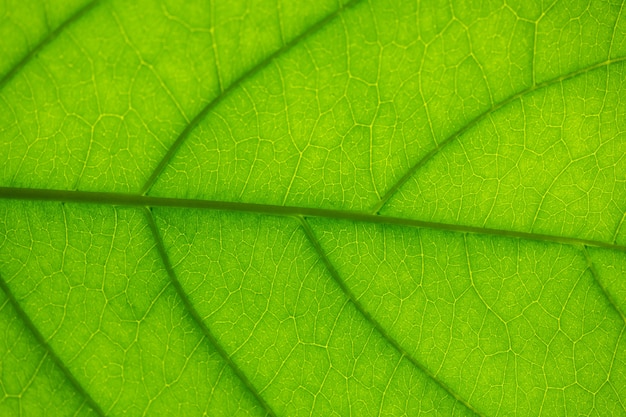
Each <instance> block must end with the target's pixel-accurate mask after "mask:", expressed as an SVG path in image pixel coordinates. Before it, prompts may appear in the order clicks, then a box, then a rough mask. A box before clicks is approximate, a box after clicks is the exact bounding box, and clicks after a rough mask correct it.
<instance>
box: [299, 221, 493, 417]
mask: <svg viewBox="0 0 626 417" xmlns="http://www.w3.org/2000/svg"><path fill="white" fill-rule="evenodd" d="M298 219H299V220H300V224H301V225H302V229H303V230H304V233H305V235H306V236H307V238H308V240H309V242H310V243H311V245H312V246H313V247H314V248H315V251H316V252H317V255H318V256H319V257H320V259H321V260H322V262H323V263H324V265H325V266H326V269H327V270H328V272H329V274H330V275H331V277H332V279H333V281H335V283H337V285H338V286H339V287H340V288H341V290H342V291H343V292H344V293H345V294H346V296H347V297H348V299H349V300H350V302H351V303H352V304H353V305H354V306H355V307H356V309H357V310H358V312H359V313H360V314H361V315H362V316H363V317H364V318H365V320H366V321H367V322H368V323H370V324H371V325H372V326H373V327H374V329H376V331H377V332H378V333H379V334H380V335H381V336H382V337H383V339H385V341H386V342H387V343H389V344H390V345H391V346H392V347H393V348H394V349H395V350H396V351H397V352H398V353H399V354H400V355H401V356H404V357H405V358H407V360H408V361H409V362H410V363H411V364H412V365H413V366H414V367H415V368H417V369H419V370H420V371H421V372H423V373H424V374H425V375H426V376H428V377H429V378H430V379H431V380H432V381H433V382H435V383H436V384H437V385H438V386H439V387H440V388H441V389H443V390H444V391H445V392H446V393H448V394H449V395H450V396H452V397H453V398H454V399H455V400H456V401H457V402H459V403H460V404H462V405H463V406H465V408H467V409H468V410H470V411H471V412H472V413H474V414H476V415H477V416H482V414H481V413H480V412H478V410H476V409H475V408H474V407H472V405H471V404H469V403H468V402H467V401H465V399H463V398H462V397H461V396H460V395H459V394H458V393H457V392H456V391H454V390H453V389H452V388H451V387H450V386H449V385H448V384H446V383H445V382H443V381H442V380H441V379H439V378H437V376H436V375H435V374H433V373H432V372H431V371H430V369H428V368H427V367H426V366H424V365H423V364H422V363H421V362H419V361H418V360H417V359H415V358H414V357H413V356H412V355H411V354H410V353H409V352H407V351H406V350H405V349H404V348H403V347H402V346H400V343H398V342H397V341H396V340H395V339H394V338H393V337H392V336H391V335H390V334H389V333H388V332H387V331H386V330H385V328H384V327H383V326H382V325H381V324H380V323H379V322H378V321H377V320H376V319H375V318H374V317H373V316H372V315H371V314H370V313H369V312H368V311H367V310H366V309H365V307H364V306H363V304H361V302H360V301H359V299H358V298H357V297H356V296H355V295H354V293H353V292H352V291H351V290H350V288H348V286H347V285H346V283H345V282H344V281H343V280H342V279H341V276H340V275H339V272H338V271H337V269H335V266H334V265H333V263H332V262H331V261H330V259H328V256H326V252H325V251H324V249H323V248H322V245H321V244H320V242H319V240H318V239H317V237H316V236H315V233H314V232H313V229H311V226H310V225H309V223H308V222H307V221H306V218H304V217H303V216H300V217H298Z"/></svg>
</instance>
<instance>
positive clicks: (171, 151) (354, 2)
mask: <svg viewBox="0 0 626 417" xmlns="http://www.w3.org/2000/svg"><path fill="white" fill-rule="evenodd" d="M361 1H362V0H351V1H349V2H348V3H346V4H344V5H343V6H341V7H339V8H338V9H337V10H335V11H334V12H332V13H330V14H328V15H327V16H326V17H324V18H323V19H322V20H320V21H318V22H317V23H315V24H314V25H312V26H310V27H309V28H307V29H306V30H305V31H303V32H302V33H300V34H299V35H298V36H296V37H295V38H293V39H292V40H291V41H289V42H288V43H287V44H285V45H283V46H282V47H281V48H279V49H277V50H276V51H274V52H273V53H272V54H271V55H269V56H267V57H266V58H265V59H264V60H263V61H261V62H259V63H258V64H256V65H255V66H254V67H252V68H251V69H250V70H248V71H247V72H245V73H244V74H243V75H241V76H240V77H239V78H237V79H236V80H235V81H234V82H233V83H232V84H230V85H229V86H228V87H227V88H226V89H225V90H223V91H222V92H221V93H220V94H219V95H218V96H217V97H215V98H214V99H213V100H212V101H211V102H209V103H208V104H207V105H206V106H205V107H204V108H203V109H202V110H200V112H199V113H198V114H197V115H196V116H195V117H194V118H193V120H191V122H189V124H187V126H185V129H183V131H182V132H181V133H180V134H179V135H178V137H177V138H176V140H175V141H174V143H173V144H172V146H170V148H169V149H168V150H167V153H166V154H165V156H163V159H161V162H159V164H158V165H157V167H156V168H155V169H154V171H152V174H150V176H149V177H148V179H147V180H146V183H145V184H144V185H143V187H141V189H140V191H139V194H142V195H145V194H146V193H147V192H148V191H150V188H151V187H152V186H153V185H154V183H155V181H156V180H157V178H158V177H159V175H161V173H162V172H163V170H164V169H165V167H166V166H167V165H168V164H169V163H170V161H171V160H172V158H173V157H174V155H175V154H176V152H178V149H180V147H181V145H182V144H183V143H184V142H185V140H186V139H187V138H188V137H189V134H190V133H191V132H192V131H193V130H194V129H195V127H196V126H197V125H198V123H200V121H202V119H204V117H205V116H206V115H207V114H208V113H209V112H210V111H211V110H213V109H214V108H215V107H216V106H217V105H218V104H220V103H221V102H222V101H223V100H224V99H225V98H226V97H228V96H229V95H230V94H231V93H232V91H234V90H235V89H236V88H237V87H239V86H240V85H241V84H242V83H243V82H245V81H246V80H248V79H250V78H252V77H253V76H254V75H256V74H257V73H259V72H260V71H261V70H263V69H264V68H265V67H267V66H268V65H269V64H270V63H271V62H273V61H274V60H275V59H276V58H278V57H279V56H281V55H283V54H284V53H286V52H288V51H289V50H291V49H292V48H293V47H294V46H296V45H297V44H298V43H300V42H301V41H302V40H303V39H305V38H307V37H309V36H311V35H313V34H315V33H317V32H318V31H319V30H320V29H322V28H324V27H325V26H326V25H327V24H328V23H329V22H331V21H333V20H334V19H335V18H336V17H337V16H338V15H339V14H341V13H342V12H344V11H345V10H347V9H350V8H352V7H354V6H356V5H357V4H359V3H360V2H361Z"/></svg>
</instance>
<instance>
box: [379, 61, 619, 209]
mask: <svg viewBox="0 0 626 417" xmlns="http://www.w3.org/2000/svg"><path fill="white" fill-rule="evenodd" d="M624 61H626V56H623V57H620V58H615V59H608V60H606V61H603V62H600V63H597V64H594V65H590V66H588V67H584V68H581V69H578V70H576V71H572V72H570V73H568V74H564V75H561V76H558V77H556V78H552V79H550V80H547V81H544V82H541V83H539V84H535V85H533V86H531V87H529V88H526V89H524V90H522V91H520V92H518V93H516V94H514V95H512V96H511V97H509V98H507V99H505V100H502V101H500V102H499V103H496V104H495V105H493V106H492V107H490V108H489V109H487V110H485V111H484V112H483V113H481V114H479V115H478V116H476V117H475V118H473V119H472V120H470V121H469V122H468V123H466V124H465V125H464V126H463V127H461V128H460V129H459V130H457V131H456V132H454V133H453V134H451V135H450V136H448V137H447V138H446V139H445V140H443V141H442V142H440V143H439V144H437V146H435V147H434V148H433V149H432V150H430V152H428V153H426V155H424V156H423V157H422V158H421V159H420V160H419V161H417V162H416V163H415V164H414V165H413V166H412V167H411V168H409V170H408V171H407V172H406V173H405V174H404V175H403V176H402V177H400V179H398V181H396V182H395V183H394V184H393V185H392V186H391V188H389V190H388V191H387V192H386V193H385V195H383V197H382V198H381V199H380V200H379V201H378V202H377V203H376V204H375V205H374V206H373V207H372V209H371V212H372V213H374V214H376V213H379V212H380V210H381V209H382V208H383V207H384V206H385V205H386V204H387V202H388V201H389V200H390V199H391V198H392V197H393V196H394V195H395V194H396V193H397V192H398V191H399V190H400V188H402V186H403V185H404V184H406V182H407V181H409V180H410V179H411V178H412V177H413V176H414V175H415V173H416V172H417V171H418V170H419V169H420V168H422V167H423V166H424V165H426V163H428V162H429V161H430V160H432V159H433V158H434V157H435V156H437V155H438V154H439V153H440V152H441V151H442V150H443V149H444V148H445V147H447V146H448V145H449V144H451V143H452V142H454V141H455V140H456V139H458V138H459V137H460V136H462V135H463V134H464V133H465V132H467V131H468V130H469V129H471V128H472V127H474V126H476V125H477V124H478V123H480V122H481V121H482V120H484V119H486V118H487V117H489V115H491V114H493V113H495V112H497V111H498V110H500V109H502V108H504V107H506V106H507V105H508V104H510V103H512V102H514V101H515V100H517V99H520V98H522V97H524V96H526V95H528V94H531V93H533V92H535V91H537V90H541V89H543V88H547V87H549V86H551V85H555V84H558V83H560V82H563V81H565V80H569V79H572V78H575V77H577V76H579V75H582V74H586V73H589V72H591V71H594V70H597V69H599V68H605V67H608V66H609V65H612V64H617V63H620V62H624Z"/></svg>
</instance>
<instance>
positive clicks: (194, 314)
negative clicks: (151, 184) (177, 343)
mask: <svg viewBox="0 0 626 417" xmlns="http://www.w3.org/2000/svg"><path fill="white" fill-rule="evenodd" d="M145 214H146V220H147V222H148V227H149V228H150V230H151V231H152V236H153V238H154V242H155V243H156V249H157V252H158V253H159V256H160V257H161V261H162V262H163V266H164V267H165V270H166V271H167V274H168V276H169V277H170V281H171V283H172V286H173V287H174V289H175V290H176V293H177V294H178V296H179V297H180V299H181V301H182V302H183V305H184V306H185V309H186V310H187V312H188V313H189V315H190V316H191V318H192V319H193V321H194V322H195V323H196V325H197V326H198V328H199V329H200V331H201V332H202V334H203V335H204V337H205V338H206V339H207V340H208V341H209V343H210V344H211V345H212V346H213V348H214V349H215V350H216V351H217V353H218V354H219V355H220V356H221V357H222V359H223V360H224V361H225V362H226V363H227V364H228V366H229V367H230V368H231V370H232V371H233V373H234V374H235V375H236V376H237V378H239V380H240V381H241V382H242V384H243V385H244V386H245V387H246V389H247V390H248V391H249V392H250V393H251V394H252V395H253V396H254V398H255V399H256V400H257V402H258V403H259V405H260V406H261V407H262V408H263V409H264V410H265V412H266V413H267V414H268V415H270V416H272V417H276V413H274V411H273V410H272V408H271V407H270V406H269V404H268V403H267V402H266V401H265V399H264V398H263V397H262V396H261V395H260V394H259V392H258V390H257V389H256V387H255V386H254V385H253V384H252V382H251V381H250V380H249V379H248V377H247V376H246V374H245V373H244V372H243V371H242V370H241V369H240V368H239V366H238V365H237V364H236V363H235V362H234V361H233V360H232V358H231V357H230V355H229V354H228V352H226V350H225V349H224V348H223V347H222V345H221V344H220V342H219V341H218V340H217V338H216V337H215V335H213V333H212V332H211V329H209V327H208V326H207V325H206V324H205V323H204V321H203V320H202V317H200V313H198V310H196V308H195V307H194V306H193V304H192V303H191V300H190V299H189V297H188V296H187V293H186V292H185V290H184V289H183V286H182V284H181V283H180V281H179V280H178V277H177V275H176V272H175V271H174V268H173V267H172V263H171V262H170V258H169V256H168V255H167V251H166V250H165V246H164V245H163V239H162V238H161V234H160V233H159V229H158V227H157V225H156V223H155V222H154V216H153V215H152V212H151V211H150V210H149V209H147V208H145Z"/></svg>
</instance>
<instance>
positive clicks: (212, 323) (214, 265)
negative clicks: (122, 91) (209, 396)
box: [156, 210, 468, 416]
mask: <svg viewBox="0 0 626 417" xmlns="http://www.w3.org/2000/svg"><path fill="white" fill-rule="evenodd" d="M156 216H157V219H158V223H157V224H158V225H159V228H160V229H162V230H163V231H164V244H165V247H166V249H167V250H168V253H169V255H170V259H171V261H172V264H173V265H175V268H174V270H175V272H176V274H177V276H179V279H180V281H181V284H182V287H183V289H184V291H185V293H186V294H187V295H188V296H189V299H190V300H191V302H192V304H193V305H194V307H195V309H196V310H197V311H198V313H199V314H200V316H201V317H202V319H203V320H204V322H205V323H206V324H207V326H208V327H209V328H211V329H213V330H214V331H215V333H216V334H218V335H220V342H221V344H222V345H223V346H224V347H225V349H226V350H227V352H229V353H230V354H231V357H232V359H233V361H235V362H236V363H238V364H239V365H240V366H241V369H242V371H243V372H244V373H245V374H247V375H249V376H250V377H251V378H252V381H253V383H254V385H255V387H256V389H257V390H258V392H259V393H260V394H261V395H263V396H264V397H265V398H266V399H267V401H268V403H269V405H270V406H271V407H272V409H273V410H274V411H275V412H276V414H277V415H285V416H308V415H311V414H314V415H320V416H322V415H323V416H345V415H359V416H369V415H389V416H392V415H419V414H424V415H468V414H467V410H464V407H463V406H462V405H460V404H456V402H455V401H454V399H453V398H450V396H449V395H448V394H447V393H446V392H445V391H443V390H442V389H441V388H440V387H438V386H437V385H436V384H435V383H434V381H432V380H430V379H429V378H428V377H427V376H426V375H424V374H423V373H421V372H420V371H419V370H418V369H416V368H414V367H413V366H412V365H411V364H410V363H409V362H408V361H407V360H406V358H404V357H403V356H402V355H401V354H400V353H399V352H398V351H396V350H394V348H393V347H392V346H390V344H389V342H388V341H387V340H385V338H384V337H383V336H382V335H381V334H380V333H378V332H377V331H376V329H374V328H373V326H372V325H371V323H369V322H368V321H367V320H366V319H365V318H364V317H363V316H361V315H360V314H359V313H358V312H357V311H356V309H355V307H354V305H353V304H352V303H351V302H350V301H349V299H348V298H347V297H346V294H345V293H343V292H342V291H341V289H340V288H339V286H338V285H337V284H336V283H335V282H334V281H333V279H332V277H331V276H330V275H329V273H328V271H327V270H326V268H325V266H324V265H323V263H322V262H320V260H319V256H318V255H317V253H316V252H315V251H314V249H313V247H312V246H311V244H310V242H309V241H308V240H307V238H306V236H305V235H304V233H303V232H302V230H301V228H300V227H299V224H298V222H297V221H296V220H295V219H279V218H272V217H259V216H254V215H241V214H236V215H232V214H228V213H220V212H208V213H207V212H191V213H190V212H189V211H169V210H158V211H156ZM407 387H410V389H407Z"/></svg>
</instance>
